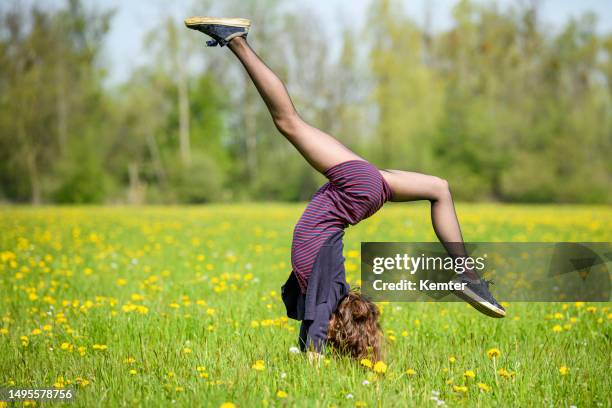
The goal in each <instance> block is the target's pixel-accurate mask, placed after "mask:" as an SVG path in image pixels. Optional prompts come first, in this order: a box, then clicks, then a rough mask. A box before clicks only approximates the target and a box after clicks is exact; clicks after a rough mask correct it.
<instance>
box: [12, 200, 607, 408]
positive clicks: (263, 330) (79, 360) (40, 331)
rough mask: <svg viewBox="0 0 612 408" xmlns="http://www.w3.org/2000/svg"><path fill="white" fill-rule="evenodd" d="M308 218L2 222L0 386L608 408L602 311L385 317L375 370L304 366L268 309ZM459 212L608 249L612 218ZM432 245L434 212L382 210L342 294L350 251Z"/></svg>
mask: <svg viewBox="0 0 612 408" xmlns="http://www.w3.org/2000/svg"><path fill="white" fill-rule="evenodd" d="M302 209H303V204H302V205H289V204H288V205H284V204H243V205H230V206H222V205H210V206H202V207H145V208H109V207H100V208H93V207H82V208H81V207H78V208H77V207H61V208H60V207H48V208H45V207H42V208H25V207H23V208H21V207H3V208H1V209H0V294H1V297H0V316H1V318H2V321H1V322H0V356H1V358H0V386H6V387H22V388H24V387H34V386H36V387H57V388H73V389H75V390H76V392H77V396H76V401H75V403H74V404H75V405H74V406H78V407H90V406H109V407H117V406H147V407H150V406H168V405H171V404H174V405H176V406H211V407H219V406H222V404H225V406H226V407H231V406H233V405H232V404H235V406H238V407H256V406H261V407H274V406H304V407H331V406H337V407H345V406H347V407H348V406H350V407H352V406H368V407H379V406H382V407H397V406H419V407H436V406H466V407H472V406H495V407H498V406H501V407H504V406H546V407H569V406H572V405H574V406H577V407H597V406H601V407H610V406H612V396H611V393H610V390H611V389H612V381H611V380H610V368H611V366H612V360H611V357H610V356H611V354H612V353H611V352H612V349H611V344H610V341H611V340H610V336H611V334H612V330H611V327H612V326H611V322H612V320H611V319H612V310H610V304H609V303H606V304H588V303H587V304H583V303H566V304H562V303H547V304H545V303H535V304H534V303H532V304H528V303H512V304H508V305H507V309H508V316H507V318H505V319H500V320H497V319H490V318H487V317H484V316H482V315H480V314H479V313H478V312H476V311H475V310H473V309H472V308H470V307H469V306H467V305H465V304H462V303H438V304H431V303H418V304H417V303H393V304H381V305H380V306H381V308H382V325H383V328H384V331H385V336H386V340H387V341H386V343H387V346H386V349H387V353H386V356H385V359H384V362H383V363H378V364H373V362H372V364H369V362H367V361H364V362H363V364H360V363H355V362H352V361H349V360H347V359H344V358H338V357H334V356H331V355H328V356H327V358H326V359H325V360H324V361H323V363H322V364H321V366H320V367H316V366H312V365H310V364H308V363H307V362H306V361H305V359H304V357H303V356H302V355H300V354H299V353H295V352H294V351H295V350H294V349H293V347H294V346H296V338H297V332H298V328H299V323H298V322H296V321H291V320H288V319H287V318H286V317H285V310H284V306H283V304H282V301H281V299H280V286H281V285H282V284H283V283H284V282H285V279H286V278H287V276H288V274H289V272H290V258H289V249H290V244H291V233H292V229H293V225H294V223H295V222H296V221H297V219H298V217H299V215H300V213H301V210H302ZM458 213H459V216H460V219H461V221H462V224H463V233H464V236H465V238H466V239H467V240H472V241H612V228H611V227H612V207H609V206H599V207H590V206H523V205H495V204H470V205H468V204H465V205H459V206H458ZM434 239H435V236H434V235H433V232H432V229H431V226H430V221H429V208H428V206H426V205H421V204H390V205H388V206H386V207H385V208H384V209H383V210H381V211H380V212H379V213H378V214H376V215H375V216H373V217H372V218H370V219H368V220H366V221H364V222H363V223H361V224H360V225H359V226H357V227H351V228H349V229H348V230H347V234H346V236H345V256H346V258H347V261H346V268H347V277H348V279H349V283H351V284H352V285H355V284H356V283H357V281H358V279H359V246H360V242H361V241H430V240H434ZM369 365H371V367H368V366H369ZM41 404H42V405H47V404H46V403H40V402H39V403H38V405H41ZM3 405H5V404H3V403H2V402H0V406H3ZM20 405H21V404H20Z"/></svg>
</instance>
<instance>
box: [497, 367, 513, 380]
mask: <svg viewBox="0 0 612 408" xmlns="http://www.w3.org/2000/svg"><path fill="white" fill-rule="evenodd" d="M497 373H498V374H499V375H500V376H502V377H504V378H511V377H512V376H513V375H514V372H512V371H508V370H506V369H505V368H500V369H499V370H497Z"/></svg>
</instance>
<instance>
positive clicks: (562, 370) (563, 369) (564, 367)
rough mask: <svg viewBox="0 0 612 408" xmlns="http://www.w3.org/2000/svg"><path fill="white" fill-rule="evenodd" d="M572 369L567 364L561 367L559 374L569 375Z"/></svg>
mask: <svg viewBox="0 0 612 408" xmlns="http://www.w3.org/2000/svg"><path fill="white" fill-rule="evenodd" d="M569 371H570V369H569V368H568V367H566V366H561V367H559V374H561V375H568V374H569Z"/></svg>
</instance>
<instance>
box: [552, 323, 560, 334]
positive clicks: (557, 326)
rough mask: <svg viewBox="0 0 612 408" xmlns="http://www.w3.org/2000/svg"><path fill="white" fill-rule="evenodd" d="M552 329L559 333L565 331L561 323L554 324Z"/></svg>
mask: <svg viewBox="0 0 612 408" xmlns="http://www.w3.org/2000/svg"><path fill="white" fill-rule="evenodd" d="M552 330H553V331H554V332H555V333H559V332H562V331H563V327H561V325H560V324H556V325H554V326H553V328H552Z"/></svg>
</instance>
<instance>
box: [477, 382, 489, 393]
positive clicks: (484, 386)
mask: <svg viewBox="0 0 612 408" xmlns="http://www.w3.org/2000/svg"><path fill="white" fill-rule="evenodd" d="M477 385H478V388H479V389H480V391H483V392H489V391H491V387H489V386H488V385H487V384H485V383H478V384H477Z"/></svg>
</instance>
